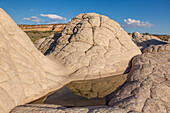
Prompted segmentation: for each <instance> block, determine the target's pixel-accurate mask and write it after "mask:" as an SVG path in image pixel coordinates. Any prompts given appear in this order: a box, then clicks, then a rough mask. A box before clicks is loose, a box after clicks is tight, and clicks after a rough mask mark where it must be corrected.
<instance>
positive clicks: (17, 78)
mask: <svg viewBox="0 0 170 113" xmlns="http://www.w3.org/2000/svg"><path fill="white" fill-rule="evenodd" d="M69 73H71V71H69V70H68V69H66V68H64V67H63V66H62V65H61V64H59V63H54V62H53V61H51V60H50V59H48V58H46V57H45V56H43V55H42V54H41V53H40V52H39V51H38V50H37V49H36V48H35V47H34V45H33V44H32V42H31V41H30V39H29V37H28V36H27V35H26V34H25V33H24V32H23V31H22V30H21V29H20V28H19V27H18V26H17V25H16V24H15V22H14V21H13V20H12V19H11V18H10V17H9V16H8V15H7V14H6V13H5V11H3V10H2V9H0V113H8V112H9V111H10V110H11V109H12V108H13V107H15V106H17V105H21V104H25V103H28V102H30V101H33V100H35V99H37V98H40V97H41V96H43V95H46V94H47V93H49V92H50V91H53V90H56V89H59V88H60V87H62V86H63V85H65V84H67V83H68V82H70V80H71V79H67V76H66V75H68V74H69Z"/></svg>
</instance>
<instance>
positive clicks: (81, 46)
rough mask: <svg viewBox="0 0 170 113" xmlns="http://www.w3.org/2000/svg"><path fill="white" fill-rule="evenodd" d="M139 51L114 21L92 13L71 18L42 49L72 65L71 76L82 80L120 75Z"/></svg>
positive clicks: (48, 54)
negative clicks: (55, 37)
mask: <svg viewBox="0 0 170 113" xmlns="http://www.w3.org/2000/svg"><path fill="white" fill-rule="evenodd" d="M47 42H49V41H47ZM44 46H49V45H44ZM40 51H41V49H40ZM140 53H141V52H140V50H139V49H138V47H137V46H136V45H135V44H134V43H133V41H131V38H130V36H128V34H127V33H126V32H125V31H124V30H123V29H122V28H121V26H120V25H119V24H118V23H117V22H115V21H113V20H111V19H109V18H108V17H106V16H102V15H99V14H95V13H86V14H79V15H78V16H76V17H74V18H73V19H72V20H71V21H70V22H69V23H68V24H67V25H66V27H65V28H64V30H63V31H62V33H61V36H60V37H59V38H57V40H55V41H53V42H52V43H51V45H50V47H49V49H48V50H47V51H46V52H44V54H45V55H47V56H49V57H50V58H51V59H53V60H54V61H55V60H56V59H57V61H58V60H59V61H60V62H61V63H62V64H63V65H65V66H66V67H71V68H72V70H74V71H75V72H74V73H73V74H72V75H71V76H77V77H78V78H79V77H80V76H81V77H82V76H83V77H85V79H95V78H99V77H101V78H102V77H107V76H110V74H112V75H118V74H123V73H124V72H126V71H128V70H129V69H128V64H129V61H130V60H131V59H132V57H134V56H135V55H138V54H140ZM71 76H70V77H71Z"/></svg>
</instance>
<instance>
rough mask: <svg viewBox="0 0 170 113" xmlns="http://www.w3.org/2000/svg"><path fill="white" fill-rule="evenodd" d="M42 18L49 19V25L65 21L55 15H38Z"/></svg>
mask: <svg viewBox="0 0 170 113" xmlns="http://www.w3.org/2000/svg"><path fill="white" fill-rule="evenodd" d="M40 15H41V16H42V17H47V18H49V19H51V23H58V22H59V21H66V20H67V19H66V18H64V17H61V16H59V15H55V14H40Z"/></svg>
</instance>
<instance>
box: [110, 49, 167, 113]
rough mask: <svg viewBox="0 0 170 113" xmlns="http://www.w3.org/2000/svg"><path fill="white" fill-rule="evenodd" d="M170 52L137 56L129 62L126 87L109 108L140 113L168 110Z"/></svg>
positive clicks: (118, 93) (160, 112) (162, 112)
mask: <svg viewBox="0 0 170 113" xmlns="http://www.w3.org/2000/svg"><path fill="white" fill-rule="evenodd" d="M169 81H170V52H168V51H165V52H152V53H144V54H142V55H138V56H136V57H135V58H134V60H133V66H132V69H131V72H130V73H129V75H128V79H127V84H126V85H125V86H124V87H123V88H122V89H121V90H119V91H118V92H117V93H116V94H115V95H114V96H113V98H112V99H111V101H110V102H109V106H113V107H118V108H123V109H127V110H128V111H137V112H144V113H154V112H159V113H167V112H169V111H170V82H169Z"/></svg>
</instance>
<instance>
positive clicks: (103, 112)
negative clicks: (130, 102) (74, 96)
mask: <svg viewBox="0 0 170 113" xmlns="http://www.w3.org/2000/svg"><path fill="white" fill-rule="evenodd" d="M22 112H24V113H127V110H124V109H119V108H113V107H108V106H101V107H100V106H96V107H74V108H66V107H60V106H58V105H49V104H48V105H42V104H41V105H39V104H37V105H35V104H28V105H23V106H19V107H17V108H15V109H14V110H12V111H11V113H22Z"/></svg>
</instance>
